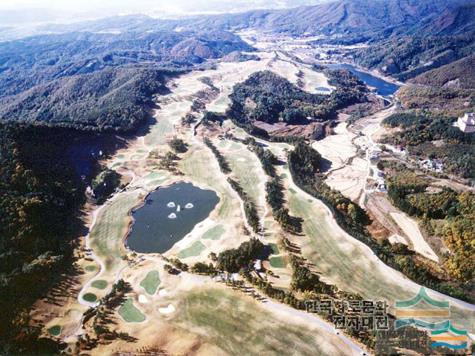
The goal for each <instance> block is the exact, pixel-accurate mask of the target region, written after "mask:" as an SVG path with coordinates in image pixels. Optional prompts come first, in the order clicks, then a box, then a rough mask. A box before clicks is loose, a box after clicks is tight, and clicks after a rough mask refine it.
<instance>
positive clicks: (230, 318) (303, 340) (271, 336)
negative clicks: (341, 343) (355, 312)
mask: <svg viewBox="0 0 475 356" xmlns="http://www.w3.org/2000/svg"><path fill="white" fill-rule="evenodd" d="M171 322H172V323H175V324H176V325H177V327H179V328H181V329H183V330H184V332H192V333H197V334H198V335H200V336H201V337H202V338H203V339H204V340H205V341H207V342H209V343H210V344H212V345H216V346H218V347H219V348H221V349H222V350H223V351H224V353H225V354H229V355H259V354H273V355H290V354H292V355H312V356H314V355H321V354H325V353H328V354H333V355H339V354H341V355H343V354H344V352H343V351H340V352H338V350H337V345H335V346H334V347H335V348H334V349H333V350H330V351H329V350H326V351H327V352H323V351H322V350H321V348H320V344H321V343H326V342H327V341H326V340H325V336H327V335H328V334H326V335H325V336H323V335H321V334H320V332H318V331H311V330H310V329H307V328H306V327H305V326H296V325H293V324H291V323H287V322H285V320H283V319H282V318H279V317H276V316H275V315H274V314H270V313H269V312H267V311H266V310H264V309H262V307H260V306H259V304H257V303H256V302H254V301H253V300H250V299H248V298H246V297H240V296H237V295H235V294H234V293H232V292H231V291H227V290H222V289H206V290H202V291H190V292H187V293H186V294H185V295H183V299H182V300H180V304H179V305H178V307H177V314H176V316H175V318H174V319H173V320H172V321H171ZM332 346H333V345H332ZM271 350H272V351H271ZM331 351H334V352H331Z"/></svg>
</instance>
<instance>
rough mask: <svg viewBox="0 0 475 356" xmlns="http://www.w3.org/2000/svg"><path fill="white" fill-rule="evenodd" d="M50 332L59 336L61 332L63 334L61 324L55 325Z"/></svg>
mask: <svg viewBox="0 0 475 356" xmlns="http://www.w3.org/2000/svg"><path fill="white" fill-rule="evenodd" d="M48 332H49V333H50V335H53V336H59V334H61V326H60V325H54V326H52V327H50V328H49V329H48Z"/></svg>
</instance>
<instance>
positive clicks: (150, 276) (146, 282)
mask: <svg viewBox="0 0 475 356" xmlns="http://www.w3.org/2000/svg"><path fill="white" fill-rule="evenodd" d="M159 284H160V276H159V274H158V271H150V272H148V273H147V275H146V276H145V278H144V279H143V280H142V282H140V286H141V287H142V288H143V289H145V291H146V292H147V293H148V294H150V295H154V294H155V292H156V291H157V288H158V285H159Z"/></svg>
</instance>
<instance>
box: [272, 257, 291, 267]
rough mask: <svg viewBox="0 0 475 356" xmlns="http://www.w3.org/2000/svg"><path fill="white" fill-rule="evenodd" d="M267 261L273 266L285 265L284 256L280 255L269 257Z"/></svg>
mask: <svg viewBox="0 0 475 356" xmlns="http://www.w3.org/2000/svg"><path fill="white" fill-rule="evenodd" d="M269 263H270V265H271V266H272V267H274V268H284V267H285V266H286V265H287V264H286V263H285V261H284V258H283V257H280V256H277V257H271V258H270V259H269Z"/></svg>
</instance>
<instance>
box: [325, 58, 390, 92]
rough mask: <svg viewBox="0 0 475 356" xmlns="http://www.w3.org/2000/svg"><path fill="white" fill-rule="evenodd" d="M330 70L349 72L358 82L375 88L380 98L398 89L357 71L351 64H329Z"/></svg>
mask: <svg viewBox="0 0 475 356" xmlns="http://www.w3.org/2000/svg"><path fill="white" fill-rule="evenodd" d="M328 67H329V68H330V69H346V70H349V71H350V72H351V73H353V74H354V75H356V76H357V77H358V79H359V80H361V81H362V82H364V83H365V84H366V85H368V86H370V87H373V88H376V92H377V93H378V94H379V95H382V96H389V95H393V94H394V93H395V92H396V91H397V90H398V89H399V85H397V84H394V83H390V82H387V81H385V80H384V79H381V78H379V77H376V76H374V75H371V74H370V73H366V72H363V71H361V70H358V69H357V68H355V67H354V66H352V65H351V64H346V63H345V64H343V63H342V64H330V65H329V66H328Z"/></svg>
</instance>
